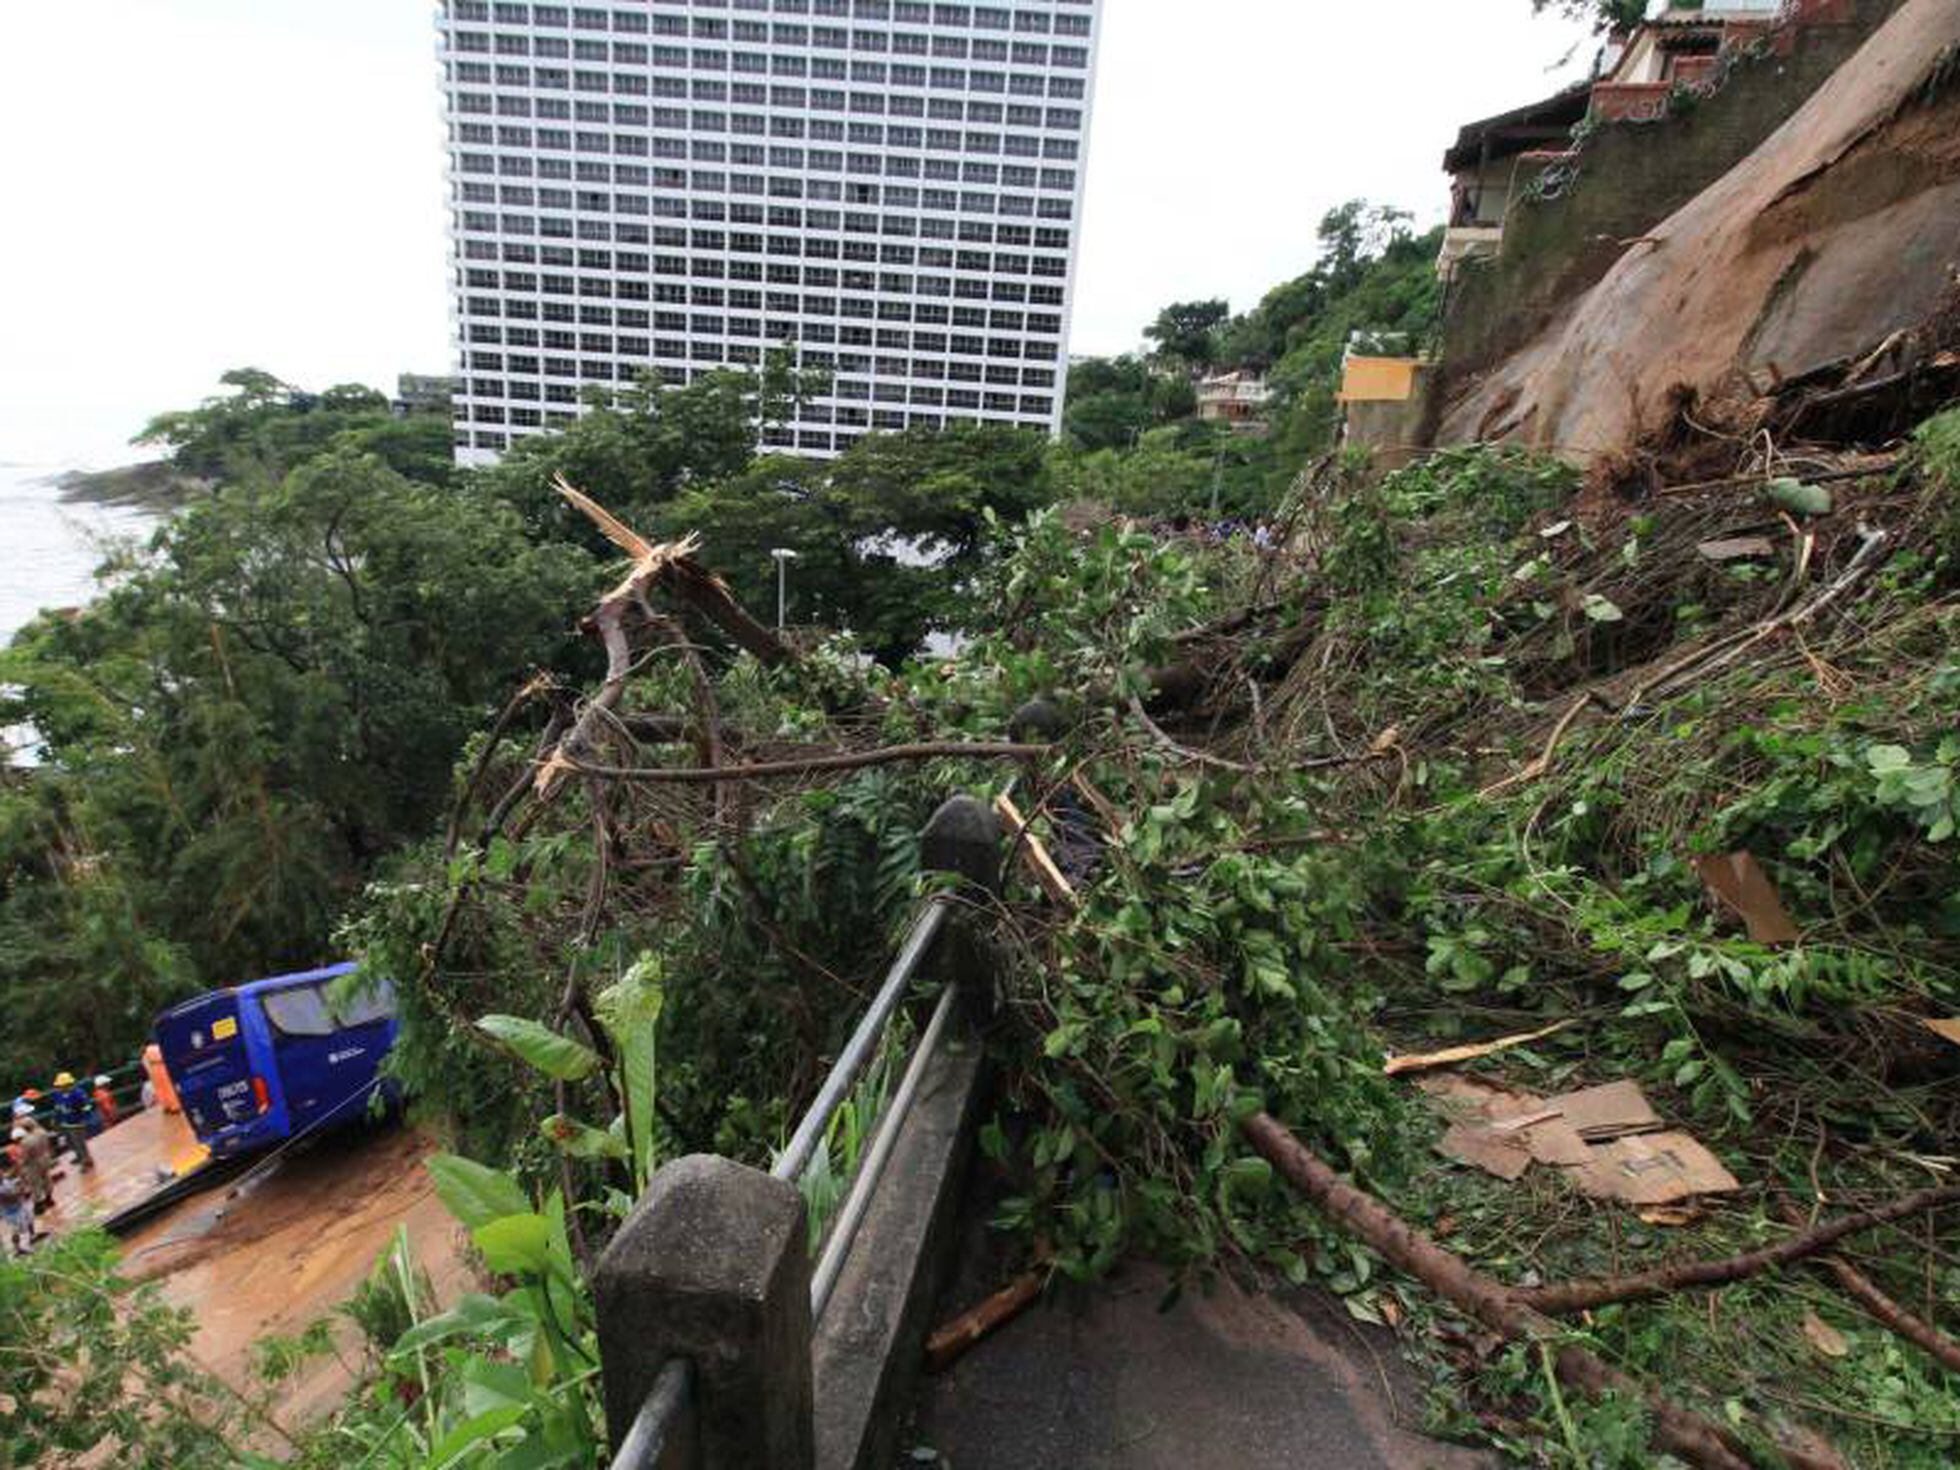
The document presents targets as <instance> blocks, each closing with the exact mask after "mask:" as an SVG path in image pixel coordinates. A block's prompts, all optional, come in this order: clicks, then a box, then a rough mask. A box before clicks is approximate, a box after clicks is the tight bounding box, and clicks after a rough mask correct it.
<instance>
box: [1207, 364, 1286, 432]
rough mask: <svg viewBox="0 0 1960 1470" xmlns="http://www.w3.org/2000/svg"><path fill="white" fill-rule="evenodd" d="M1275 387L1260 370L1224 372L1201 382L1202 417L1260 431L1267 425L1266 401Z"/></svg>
mask: <svg viewBox="0 0 1960 1470" xmlns="http://www.w3.org/2000/svg"><path fill="white" fill-rule="evenodd" d="M1272 396H1273V390H1272V389H1270V388H1268V387H1267V386H1266V380H1265V379H1264V378H1262V377H1260V376H1259V375H1258V374H1257V373H1248V372H1236V373H1221V374H1219V375H1218V376H1217V377H1211V378H1205V379H1203V380H1202V381H1201V382H1200V383H1199V384H1198V417H1199V418H1200V419H1203V420H1204V421H1205V422H1206V423H1214V424H1229V425H1231V426H1232V427H1233V428H1234V429H1238V430H1242V431H1244V432H1247V433H1256V432H1258V431H1259V430H1261V429H1264V428H1265V427H1266V405H1267V403H1268V402H1269V401H1271V399H1272Z"/></svg>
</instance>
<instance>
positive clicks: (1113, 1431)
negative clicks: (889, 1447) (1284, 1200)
mask: <svg viewBox="0 0 1960 1470" xmlns="http://www.w3.org/2000/svg"><path fill="white" fill-rule="evenodd" d="M1166 1285H1167V1278H1166V1277H1165V1275H1164V1273H1163V1272H1161V1271H1160V1270H1158V1269H1156V1268H1154V1267H1149V1266H1131V1267H1129V1268H1126V1269H1125V1270H1124V1271H1123V1272H1122V1273H1120V1274H1119V1275H1118V1276H1117V1277H1116V1278H1115V1279H1114V1280H1113V1281H1112V1282H1110V1283H1109V1284H1108V1286H1107V1287H1105V1288H1104V1289H1102V1290H1100V1291H1098V1292H1096V1293H1095V1294H1093V1295H1091V1296H1089V1297H1088V1298H1087V1299H1086V1300H1085V1301H1079V1302H1076V1303H1074V1304H1066V1303H1045V1304H1042V1305H1038V1306H1036V1307H1035V1308H1034V1309H1033V1310H1031V1311H1030V1312H1028V1313H1026V1314H1025V1315H1023V1316H1022V1317H1021V1318H1020V1319H1019V1320H1017V1321H1015V1322H1013V1323H1011V1324H1009V1325H1008V1326H1006V1327H1004V1328H1002V1329H1001V1330H1000V1332H998V1333H997V1334H996V1335H995V1336H994V1337H992V1338H990V1339H989V1340H987V1341H986V1342H983V1343H982V1344H980V1345H979V1346H978V1347H976V1348H974V1349H973V1350H972V1351H971V1352H969V1353H968V1354H967V1356H966V1357H965V1358H964V1359H962V1360H961V1361H960V1362H959V1363H957V1364H956V1365H954V1367H953V1368H951V1369H950V1370H949V1371H948V1372H947V1373H945V1374H944V1375H942V1376H941V1377H939V1378H937V1379H931V1380H928V1381H927V1383H926V1385H925V1387H924V1389H923V1391H922V1394H921V1402H920V1404H919V1407H918V1413H917V1421H916V1424H915V1427H914V1429H913V1432H912V1435H911V1438H910V1440H909V1441H907V1443H908V1444H909V1445H917V1446H921V1447H930V1448H931V1449H934V1450H936V1451H938V1452H939V1456H940V1459H941V1463H942V1464H945V1465H947V1466H949V1467H951V1470H1010V1467H1011V1470H1036V1467H1066V1470H1204V1467H1211V1466H1218V1467H1230V1470H1322V1467H1324V1470H1369V1467H1393V1470H1471V1467H1485V1466H1489V1465H1492V1464H1494V1463H1495V1462H1494V1461H1493V1460H1491V1459H1490V1458H1488V1457H1486V1456H1484V1455H1481V1454H1479V1453H1476V1452H1473V1451H1470V1450H1466V1449H1463V1448H1461V1447H1458V1446H1454V1445H1446V1444H1439V1443H1436V1442H1434V1441H1431V1440H1427V1439H1424V1438H1423V1437H1422V1436H1421V1435H1419V1434H1417V1433H1415V1432H1414V1430H1413V1429H1412V1428H1411V1427H1410V1426H1411V1425H1413V1424H1414V1423H1416V1422H1417V1421H1418V1417H1419V1414H1420V1399H1419V1396H1418V1390H1417V1388H1416V1386H1415V1384H1414V1383H1413V1381H1412V1380H1411V1378H1410V1376H1409V1374H1408V1371H1407V1369H1406V1368H1405V1367H1404V1366H1403V1365H1402V1363H1401V1362H1400V1360H1399V1359H1398V1358H1397V1357H1396V1355H1395V1348H1394V1344H1393V1342H1392V1341H1391V1340H1390V1339H1389V1337H1388V1335H1387V1334H1385V1333H1379V1332H1368V1333H1366V1334H1365V1335H1364V1333H1363V1331H1362V1330H1361V1329H1359V1328H1358V1326H1357V1325H1356V1324H1354V1323H1353V1322H1352V1321H1351V1320H1350V1319H1349V1318H1348V1317H1347V1315H1346V1314H1345V1313H1344V1312H1343V1311H1342V1310H1341V1309H1340V1307H1339V1306H1338V1304H1335V1303H1333V1302H1331V1301H1329V1300H1328V1299H1327V1298H1325V1297H1324V1296H1321V1295H1318V1294H1314V1293H1307V1292H1301V1293H1294V1294H1291V1295H1290V1296H1289V1297H1287V1298H1268V1297H1253V1296H1247V1295H1245V1294H1243V1293H1241V1292H1239V1291H1237V1290H1235V1289H1233V1288H1230V1287H1227V1286H1221V1287H1219V1288H1218V1289H1217V1290H1216V1291H1215V1292H1213V1293H1212V1294H1211V1295H1210V1296H1204V1295H1202V1294H1199V1293H1196V1292H1187V1293H1185V1294H1184V1296H1183V1297H1182V1298H1181V1299H1180V1300H1179V1301H1178V1303H1177V1304H1176V1305H1175V1306H1174V1307H1172V1309H1171V1310H1170V1311H1168V1312H1160V1311H1159V1310H1158V1304H1159V1302H1160V1301H1161V1300H1162V1298H1163V1295H1164V1291H1165V1288H1166ZM984 1294H985V1293H984V1291H978V1292H976V1291H973V1289H972V1288H971V1286H970V1285H969V1286H965V1287H961V1288H955V1291H954V1292H953V1293H951V1294H949V1295H950V1296H951V1297H952V1298H954V1300H952V1302H951V1306H952V1308H953V1310H957V1309H958V1308H960V1307H963V1306H966V1305H968V1304H969V1303H970V1302H971V1300H973V1299H974V1298H975V1297H977V1296H980V1295H984ZM962 1297H963V1298H964V1299H960V1298H962ZM946 1315H951V1313H950V1312H948V1313H946ZM920 1458H921V1459H923V1458H924V1457H923V1455H921V1456H920Z"/></svg>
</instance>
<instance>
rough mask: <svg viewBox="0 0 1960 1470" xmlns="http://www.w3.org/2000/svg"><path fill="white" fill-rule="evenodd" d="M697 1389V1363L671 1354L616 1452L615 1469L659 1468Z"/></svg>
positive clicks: (646, 1469)
mask: <svg viewBox="0 0 1960 1470" xmlns="http://www.w3.org/2000/svg"><path fill="white" fill-rule="evenodd" d="M693 1392H694V1365H693V1364H692V1363H690V1362H688V1360H687V1359H686V1358H669V1359H668V1360H667V1365H666V1366H665V1367H664V1368H662V1369H661V1370H660V1376H659V1377H658V1378H656V1379H655V1380H654V1381H653V1390H652V1392H650V1393H649V1394H648V1395H647V1401H646V1402H645V1403H644V1404H641V1405H640V1412H639V1414H638V1415H636V1416H635V1418H634V1420H633V1427H632V1429H631V1430H630V1431H628V1433H627V1435H626V1442H625V1443H624V1444H622V1445H620V1447H619V1453H618V1454H616V1455H614V1456H613V1462H612V1470H655V1467H656V1466H658V1465H659V1464H660V1457H661V1456H662V1455H664V1454H666V1453H667V1447H668V1444H669V1443H670V1441H671V1440H672V1439H673V1436H674V1429H675V1427H676V1426H677V1425H678V1424H679V1423H680V1421H681V1417H682V1413H683V1411H684V1410H686V1408H687V1406H688V1401H689V1399H690V1398H691V1397H692V1395H693Z"/></svg>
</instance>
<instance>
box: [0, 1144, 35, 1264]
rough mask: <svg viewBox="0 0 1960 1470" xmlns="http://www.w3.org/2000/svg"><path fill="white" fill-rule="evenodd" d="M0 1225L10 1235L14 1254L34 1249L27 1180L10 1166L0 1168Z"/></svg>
mask: <svg viewBox="0 0 1960 1470" xmlns="http://www.w3.org/2000/svg"><path fill="white" fill-rule="evenodd" d="M0 1225H4V1226H5V1227H6V1230H7V1234H8V1235H9V1236H11V1237H12V1239H13V1247H14V1254H15V1255H17V1256H24V1255H26V1254H27V1253H28V1252H29V1251H31V1250H33V1249H34V1204H33V1202H32V1201H31V1200H29V1199H28V1197H27V1181H26V1180H24V1179H22V1178H21V1176H20V1174H19V1172H18V1171H17V1170H15V1169H14V1168H13V1167H12V1166H9V1167H7V1168H6V1169H4V1170H0Z"/></svg>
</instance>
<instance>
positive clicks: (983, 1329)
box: [926, 1271, 1041, 1373]
mask: <svg viewBox="0 0 1960 1470" xmlns="http://www.w3.org/2000/svg"><path fill="white" fill-rule="evenodd" d="M1040 1295H1041V1273H1040V1272H1038V1271H1029V1272H1027V1273H1026V1274H1025V1275H1021V1276H1016V1277H1015V1278H1014V1279H1013V1280H1012V1281H1010V1282H1008V1284H1007V1285H1005V1286H1003V1287H1002V1288H1001V1289H1000V1290H999V1291H997V1292H995V1293H994V1294H993V1295H992V1296H990V1297H988V1298H987V1299H986V1300H985V1301H984V1302H981V1303H980V1304H979V1305H978V1306H976V1307H972V1308H970V1309H968V1310H967V1311H964V1312H962V1313H960V1315H959V1316H957V1317H955V1318H954V1319H953V1320H952V1321H951V1322H948V1323H947V1324H946V1325H945V1326H944V1327H942V1328H940V1329H939V1330H938V1331H937V1332H935V1333H933V1334H932V1336H930V1337H928V1338H927V1339H926V1367H928V1368H929V1369H931V1370H932V1371H933V1372H934V1373H939V1372H943V1371H944V1370H945V1369H947V1368H950V1367H951V1366H952V1365H953V1364H954V1363H956V1362H957V1361H959V1359H960V1358H961V1357H962V1356H963V1355H964V1354H965V1352H966V1350H967V1349H968V1348H970V1347H972V1346H973V1345H974V1344H975V1343H976V1342H978V1341H980V1339H981V1338H983V1337H985V1336H986V1335H987V1334H988V1333H990V1332H992V1331H994V1330H995V1329H996V1328H998V1327H1000V1326H1002V1325H1003V1324H1005V1323H1007V1322H1011V1321H1013V1320H1014V1318H1016V1317H1018V1316H1020V1314H1021V1313H1022V1312H1023V1311H1025V1310H1026V1309H1027V1307H1028V1305H1029V1304H1030V1303H1031V1302H1033V1301H1034V1299H1035V1298H1036V1297H1038V1296H1040Z"/></svg>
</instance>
